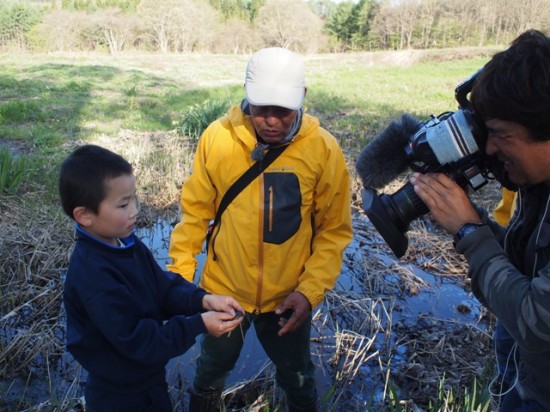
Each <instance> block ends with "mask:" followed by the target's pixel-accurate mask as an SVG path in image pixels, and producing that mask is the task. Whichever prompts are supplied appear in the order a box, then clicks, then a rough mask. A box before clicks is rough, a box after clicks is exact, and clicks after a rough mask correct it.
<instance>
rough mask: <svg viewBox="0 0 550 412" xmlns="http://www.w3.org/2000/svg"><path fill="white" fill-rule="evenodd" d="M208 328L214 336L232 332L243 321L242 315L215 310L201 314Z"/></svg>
mask: <svg viewBox="0 0 550 412" xmlns="http://www.w3.org/2000/svg"><path fill="white" fill-rule="evenodd" d="M201 316H202V320H203V322H204V326H206V330H207V331H208V333H209V334H210V335H212V336H216V337H220V336H222V335H224V334H226V333H228V332H231V331H232V330H233V329H235V328H236V327H237V326H239V324H240V323H241V322H242V321H243V317H242V316H237V317H235V315H231V314H230V313H227V312H215V311H213V310H211V311H208V312H204V313H203V314H201Z"/></svg>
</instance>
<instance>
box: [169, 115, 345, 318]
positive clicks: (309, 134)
mask: <svg viewBox="0 0 550 412" xmlns="http://www.w3.org/2000/svg"><path fill="white" fill-rule="evenodd" d="M255 145H256V137H255V132H254V126H253V124H252V120H251V118H250V116H247V115H245V114H244V113H243V112H242V110H241V108H240V107H239V106H235V107H233V108H231V109H230V110H229V113H228V115H227V116H225V117H223V118H221V119H219V120H217V121H215V122H213V123H212V124H211V125H210V126H209V127H208V128H207V129H206V130H205V132H204V133H203V135H202V136H201V138H200V140H199V143H198V147H197V151H196V153H195V157H194V161H193V171H192V174H191V176H190V177H189V179H188V180H187V181H186V182H185V183H184V185H183V188H182V196H181V211H182V216H181V221H180V222H179V223H178V224H177V225H176V227H175V228H174V230H173V232H172V236H171V240H170V257H171V259H172V262H173V263H172V264H171V265H168V270H170V271H173V272H176V273H179V274H180V275H182V276H183V277H184V278H186V279H187V280H189V281H191V282H192V281H193V277H194V274H195V269H196V259H195V256H196V255H197V254H199V253H200V252H201V249H202V247H203V242H204V240H205V236H206V231H207V228H208V225H209V223H210V222H211V220H213V219H214V217H215V215H216V210H217V207H218V206H219V204H220V202H221V200H222V197H223V195H224V194H225V192H226V191H227V190H228V189H229V187H230V186H231V185H232V184H233V183H234V182H235V181H236V180H237V179H238V178H239V177H240V176H241V175H242V174H243V173H244V172H245V171H246V170H247V169H248V168H249V167H250V166H251V165H252V163H253V161H252V160H251V158H250V154H251V152H252V150H253V149H254V147H255ZM351 237H352V226H351V205H350V182H349V173H348V169H347V165H346V162H345V158H344V155H343V153H342V151H341V149H340V147H339V145H338V143H337V141H336V139H335V138H334V137H333V136H332V135H331V134H330V133H328V132H327V131H326V130H324V129H322V128H321V127H320V126H319V121H318V120H317V119H316V118H314V117H312V116H309V115H307V114H304V115H303V118H302V126H301V128H300V130H299V131H298V133H297V135H296V137H295V138H294V140H293V141H292V142H291V143H290V146H289V147H287V148H286V150H285V151H284V152H283V153H282V154H281V155H280V156H279V157H278V158H277V159H276V160H275V161H274V162H273V163H272V164H271V165H270V166H269V167H268V168H267V169H266V170H265V171H264V172H263V173H262V174H260V176H258V177H257V178H256V179H255V180H253V181H252V182H251V183H250V184H249V185H248V186H247V187H245V188H244V190H243V191H242V192H241V193H239V194H238V195H237V197H236V198H235V199H234V200H233V201H232V202H231V204H229V206H228V207H227V209H226V210H225V212H224V213H223V215H222V216H221V221H220V224H219V225H217V227H216V228H215V229H214V233H213V236H212V238H211V239H210V242H209V246H208V253H207V258H206V262H205V265H204V269H203V272H202V276H201V280H200V285H201V286H202V287H203V288H205V289H206V290H207V291H209V292H211V293H215V294H221V295H230V296H233V297H235V298H236V299H237V300H238V301H239V303H240V304H241V305H242V306H243V308H244V309H245V310H246V311H247V312H256V313H261V312H269V311H273V310H275V308H276V307H277V306H278V305H279V304H281V303H282V302H283V301H284V299H285V298H286V297H287V296H288V295H289V294H290V293H291V292H293V291H298V292H301V293H302V294H303V295H305V296H306V297H307V299H308V300H309V302H310V303H311V306H312V308H314V307H315V306H317V305H318V304H319V303H320V302H321V301H322V300H323V297H324V294H325V292H326V291H327V290H329V289H331V288H333V287H334V284H335V282H336V279H337V277H338V274H339V273H340V268H341V265H342V259H343V252H344V249H345V248H346V247H347V245H348V244H349V242H350V241H351Z"/></svg>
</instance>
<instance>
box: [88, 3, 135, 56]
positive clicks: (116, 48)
mask: <svg viewBox="0 0 550 412" xmlns="http://www.w3.org/2000/svg"><path fill="white" fill-rule="evenodd" d="M93 20H94V23H95V25H97V27H98V29H99V30H100V31H101V33H103V36H104V39H105V42H106V44H107V45H108V46H109V52H110V53H111V54H112V55H113V56H116V55H118V54H119V53H120V52H121V51H122V50H123V49H124V46H125V44H126V41H127V40H128V39H129V38H130V37H131V35H132V33H133V32H134V30H135V28H136V27H137V22H136V21H135V20H134V18H133V17H130V16H129V15H127V14H125V13H123V12H122V11H121V10H119V9H106V10H102V11H100V12H97V13H95V14H94V15H93Z"/></svg>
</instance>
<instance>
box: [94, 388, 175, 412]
mask: <svg viewBox="0 0 550 412" xmlns="http://www.w3.org/2000/svg"><path fill="white" fill-rule="evenodd" d="M84 397H85V399H86V412H172V411H173V407H172V401H171V400H170V396H169V395H168V385H167V384H166V382H159V383H158V384H156V385H154V386H152V387H151V388H148V389H147V390H144V391H141V392H137V393H130V394H121V393H114V392H111V391H108V390H105V389H103V388H98V387H96V386H94V385H93V384H92V385H88V384H86V387H85V389H84Z"/></svg>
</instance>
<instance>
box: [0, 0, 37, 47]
mask: <svg viewBox="0 0 550 412" xmlns="http://www.w3.org/2000/svg"><path fill="white" fill-rule="evenodd" d="M0 6H1V5H0ZM39 21H40V12H39V10H38V9H36V8H33V7H31V6H27V5H25V4H23V3H13V4H8V5H6V6H4V7H0V48H6V47H8V46H12V47H13V46H14V47H16V48H18V49H19V50H24V49H26V47H27V41H26V36H27V33H28V32H29V31H30V30H31V29H32V28H33V26H34V25H36V24H37V23H38V22H39Z"/></svg>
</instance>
